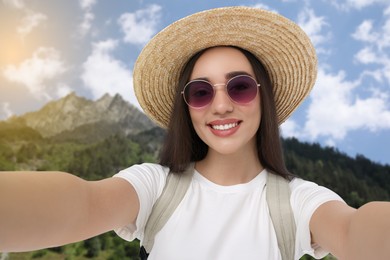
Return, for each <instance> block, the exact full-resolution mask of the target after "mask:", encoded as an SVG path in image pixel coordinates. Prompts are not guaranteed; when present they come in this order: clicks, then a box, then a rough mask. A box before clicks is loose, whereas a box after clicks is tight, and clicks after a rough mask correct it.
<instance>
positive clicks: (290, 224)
mask: <svg viewBox="0 0 390 260" xmlns="http://www.w3.org/2000/svg"><path fill="white" fill-rule="evenodd" d="M267 176H268V177H267V191H266V197H267V203H268V208H269V211H270V215H271V219H272V223H273V225H274V229H275V232H276V238H277V241H278V246H279V250H280V253H281V255H282V259H283V260H293V259H294V255H295V234H296V224H295V219H294V214H293V211H292V208H291V204H290V195H291V194H290V186H289V181H288V180H286V179H284V178H283V177H281V176H279V175H276V174H274V173H271V172H268V174H267Z"/></svg>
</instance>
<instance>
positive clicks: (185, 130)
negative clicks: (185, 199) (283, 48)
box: [160, 46, 293, 179]
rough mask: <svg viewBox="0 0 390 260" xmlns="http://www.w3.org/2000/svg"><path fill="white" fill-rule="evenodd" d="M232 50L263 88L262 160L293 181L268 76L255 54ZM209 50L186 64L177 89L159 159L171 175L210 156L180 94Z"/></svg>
mask: <svg viewBox="0 0 390 260" xmlns="http://www.w3.org/2000/svg"><path fill="white" fill-rule="evenodd" d="M230 47H232V48H236V49H238V50H239V51H241V52H242V53H243V54H244V55H245V56H246V58H247V59H248V61H249V62H250V64H251V66H252V68H253V71H254V73H255V77H256V80H257V82H259V83H260V85H261V87H260V102H261V109H262V117H261V123H260V127H259V129H258V130H257V133H256V140H257V152H258V158H259V161H260V162H261V164H262V165H263V166H264V167H265V168H267V169H268V170H270V171H272V172H274V173H275V174H278V175H280V176H282V177H284V178H286V179H291V178H292V177H293V175H292V174H291V173H290V172H289V171H288V170H287V168H286V166H285V163H284V158H283V152H282V146H281V140H280V135H279V126H278V121H277V114H276V108H275V100H274V94H273V89H272V84H271V81H270V79H269V76H268V73H267V71H266V70H265V68H264V66H263V64H262V63H261V62H260V61H259V60H258V59H257V58H256V57H255V56H254V55H253V54H252V53H250V52H249V51H247V50H244V49H242V48H239V47H236V46H230ZM206 50H208V49H205V50H202V51H200V52H198V53H196V54H195V55H194V56H192V57H191V59H190V60H189V61H188V62H187V64H186V65H185V67H184V69H183V71H182V73H181V75H180V78H179V83H178V86H177V88H176V89H177V91H176V94H175V99H174V104H173V110H172V114H171V118H170V121H169V125H168V131H167V135H166V138H165V142H164V144H163V147H162V150H161V156H160V164H162V165H164V166H167V167H169V168H170V170H171V171H172V172H176V173H181V172H183V171H184V170H185V169H186V168H187V167H188V165H189V163H190V162H196V161H200V160H202V159H203V158H205V157H206V155H207V151H208V146H207V145H206V144H205V143H204V142H203V141H202V140H201V139H200V138H199V136H198V135H197V134H196V132H195V129H194V127H193V125H192V121H191V118H190V114H189V111H188V106H187V104H186V103H185V102H184V100H183V98H182V95H181V91H182V89H183V88H184V86H185V84H186V83H187V82H188V80H189V78H190V75H191V72H192V69H193V67H194V65H195V63H196V61H197V60H198V59H199V57H200V56H201V55H202V54H203V53H204V52H205V51H206Z"/></svg>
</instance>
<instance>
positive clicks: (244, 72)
mask: <svg viewBox="0 0 390 260" xmlns="http://www.w3.org/2000/svg"><path fill="white" fill-rule="evenodd" d="M239 75H246V76H251V77H252V75H251V74H249V73H248V72H246V71H231V72H228V73H226V74H225V79H226V80H229V79H231V78H234V77H235V76H239ZM192 80H205V81H210V80H209V78H208V77H200V78H196V79H192Z"/></svg>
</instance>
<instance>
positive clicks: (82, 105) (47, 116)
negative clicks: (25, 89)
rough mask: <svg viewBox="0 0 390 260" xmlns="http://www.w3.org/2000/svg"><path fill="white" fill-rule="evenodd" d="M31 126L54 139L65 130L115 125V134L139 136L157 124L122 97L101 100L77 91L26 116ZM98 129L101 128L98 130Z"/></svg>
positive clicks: (107, 95)
mask: <svg viewBox="0 0 390 260" xmlns="http://www.w3.org/2000/svg"><path fill="white" fill-rule="evenodd" d="M22 118H23V119H24V121H25V123H26V125H27V126H29V127H31V128H33V129H35V130H37V131H38V132H39V133H40V134H41V135H42V136H44V137H51V136H55V135H58V134H61V133H63V132H65V131H67V132H69V131H73V130H75V129H77V128H79V127H82V126H86V125H92V124H93V125H94V127H95V130H99V129H98V128H99V126H101V127H102V128H103V125H104V128H105V131H109V130H107V127H108V128H110V127H109V126H110V125H111V126H112V127H114V128H115V130H113V133H114V132H117V131H119V130H118V127H119V128H120V131H121V132H123V133H125V134H128V133H137V132H139V131H143V130H147V129H150V128H152V127H154V126H155V125H154V124H153V123H152V122H151V121H150V120H149V119H148V118H147V117H146V116H145V115H144V114H143V113H142V112H141V111H139V110H138V109H137V108H136V107H135V106H133V105H132V104H130V103H129V102H127V101H125V100H124V99H123V98H122V97H121V96H120V95H119V94H116V95H115V96H111V95H109V94H105V95H103V96H102V97H101V98H100V99H98V100H97V101H92V100H88V99H86V98H84V97H79V96H77V95H76V94H75V93H74V92H73V93H71V94H69V95H67V96H66V97H64V98H61V99H59V100H56V101H52V102H50V103H48V104H47V105H45V106H44V107H43V108H42V109H41V110H39V111H36V112H31V113H27V114H25V115H24V116H22ZM96 127H97V129H96Z"/></svg>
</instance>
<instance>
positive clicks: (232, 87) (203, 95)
mask: <svg viewBox="0 0 390 260" xmlns="http://www.w3.org/2000/svg"><path fill="white" fill-rule="evenodd" d="M218 85H225V88H226V92H227V94H228V96H229V98H230V100H231V101H233V102H234V103H237V104H248V103H249V102H251V101H252V100H254V99H255V98H256V96H257V92H258V87H260V84H258V83H257V82H256V80H255V79H254V78H252V77H251V76H248V75H238V76H235V77H233V78H231V79H230V80H229V81H228V82H227V83H226V84H223V83H221V84H214V85H212V84H211V83H210V82H208V81H206V80H202V79H196V80H192V81H190V82H188V83H187V84H186V85H185V86H184V89H183V91H182V92H181V94H182V95H183V98H184V101H185V102H186V103H187V105H188V106H190V107H192V108H195V109H199V108H203V107H205V106H207V105H209V104H210V103H211V102H212V100H213V98H214V96H215V86H218Z"/></svg>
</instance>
